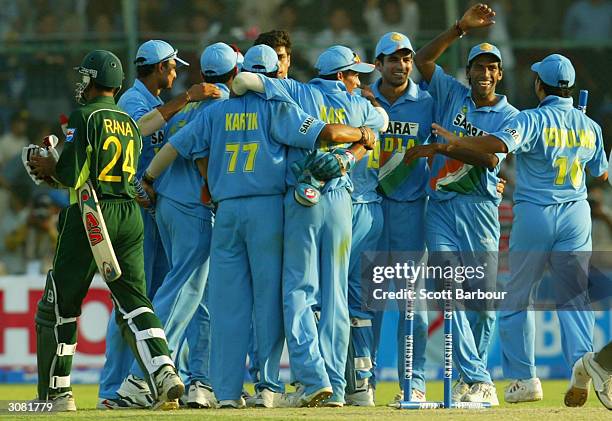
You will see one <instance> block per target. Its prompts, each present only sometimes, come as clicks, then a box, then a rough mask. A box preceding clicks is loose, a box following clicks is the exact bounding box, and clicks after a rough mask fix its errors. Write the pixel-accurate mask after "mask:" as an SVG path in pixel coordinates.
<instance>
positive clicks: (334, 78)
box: [317, 72, 342, 80]
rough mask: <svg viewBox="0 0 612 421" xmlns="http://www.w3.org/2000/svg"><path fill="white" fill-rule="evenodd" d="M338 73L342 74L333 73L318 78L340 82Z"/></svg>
mask: <svg viewBox="0 0 612 421" xmlns="http://www.w3.org/2000/svg"><path fill="white" fill-rule="evenodd" d="M338 73H342V72H336V73H332V74H329V75H318V76H317V77H318V78H319V79H323V80H339V79H338Z"/></svg>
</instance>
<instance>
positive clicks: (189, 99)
mask: <svg viewBox="0 0 612 421" xmlns="http://www.w3.org/2000/svg"><path fill="white" fill-rule="evenodd" d="M185 99H186V100H187V103H188V104H189V103H190V102H191V95H189V91H185Z"/></svg>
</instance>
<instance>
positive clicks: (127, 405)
mask: <svg viewBox="0 0 612 421" xmlns="http://www.w3.org/2000/svg"><path fill="white" fill-rule="evenodd" d="M96 409H102V410H108V409H112V410H121V409H144V408H143V407H142V406H134V405H133V404H132V403H131V402H128V401H126V400H124V399H122V398H111V399H104V398H98V403H97V404H96Z"/></svg>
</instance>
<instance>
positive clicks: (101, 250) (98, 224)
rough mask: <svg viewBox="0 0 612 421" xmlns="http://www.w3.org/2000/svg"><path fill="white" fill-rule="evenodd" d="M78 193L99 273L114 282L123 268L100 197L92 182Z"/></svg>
mask: <svg viewBox="0 0 612 421" xmlns="http://www.w3.org/2000/svg"><path fill="white" fill-rule="evenodd" d="M77 193H78V195H79V206H80V208H81V217H82V219H83V225H84V226H85V231H86V233H87V239H88V241H89V246H90V247H91V252H92V254H93V257H94V260H95V261H96V265H97V266H98V271H99V272H100V275H102V277H103V278H104V281H105V282H112V281H114V280H115V279H117V278H119V277H120V276H121V268H120V267H119V262H118V261H117V256H115V250H114V249H113V245H112V243H111V241H110V238H109V236H108V230H107V229H106V223H105V222H104V217H103V216H102V211H101V210H100V204H99V203H98V197H97V196H96V191H95V190H94V189H93V186H92V185H91V181H89V180H87V182H85V184H83V185H82V186H81V187H79V189H78V190H77Z"/></svg>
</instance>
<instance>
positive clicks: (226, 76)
mask: <svg viewBox="0 0 612 421" xmlns="http://www.w3.org/2000/svg"><path fill="white" fill-rule="evenodd" d="M237 73H238V68H237V67H236V66H234V68H233V69H232V70H230V71H229V72H227V73H223V74H222V75H216V76H210V75H207V74H206V73H204V72H202V77H203V78H204V82H206V83H227V82H229V80H230V79H231V78H232V77H234V76H236V74H237Z"/></svg>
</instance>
